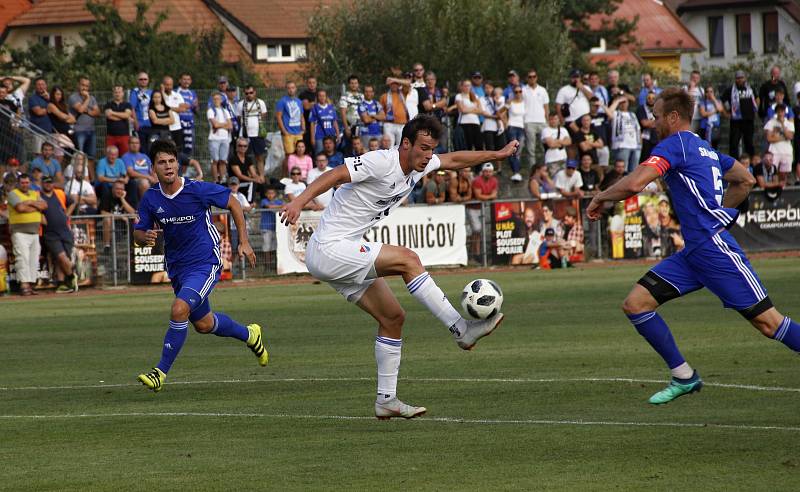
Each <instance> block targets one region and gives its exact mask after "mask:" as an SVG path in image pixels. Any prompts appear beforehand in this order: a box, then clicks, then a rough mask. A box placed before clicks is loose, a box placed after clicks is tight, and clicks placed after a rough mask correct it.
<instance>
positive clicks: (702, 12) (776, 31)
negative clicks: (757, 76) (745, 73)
mask: <svg viewBox="0 0 800 492" xmlns="http://www.w3.org/2000/svg"><path fill="white" fill-rule="evenodd" d="M669 5H670V6H671V7H672V8H674V10H675V13H676V14H677V15H678V16H680V19H681V21H682V22H683V23H684V25H686V27H687V28H688V29H689V30H690V31H691V32H692V33H693V34H694V35H695V36H696V37H697V38H698V39H700V40H702V42H703V43H705V49H704V50H703V51H702V52H700V53H697V54H696V55H695V56H694V57H693V61H695V62H697V64H699V65H701V66H708V65H717V66H726V65H730V64H731V63H735V62H741V61H742V60H744V59H745V57H746V56H747V55H748V54H750V53H753V54H756V55H765V54H766V55H768V54H771V53H777V52H778V47H779V44H780V43H781V42H784V41H785V40H786V39H787V38H789V39H791V40H792V41H793V42H792V43H787V44H786V46H787V48H788V49H789V50H790V51H791V52H793V53H794V55H795V57H797V56H800V2H798V1H797V0H733V1H731V0H727V1H722V0H683V1H679V0H678V1H676V0H672V1H670V2H669ZM690 64H691V62H690Z"/></svg>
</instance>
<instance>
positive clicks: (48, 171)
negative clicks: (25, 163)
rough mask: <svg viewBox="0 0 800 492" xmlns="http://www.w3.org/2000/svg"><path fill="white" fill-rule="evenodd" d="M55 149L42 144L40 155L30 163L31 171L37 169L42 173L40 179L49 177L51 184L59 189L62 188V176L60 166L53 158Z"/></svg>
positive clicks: (48, 144) (50, 145)
mask: <svg viewBox="0 0 800 492" xmlns="http://www.w3.org/2000/svg"><path fill="white" fill-rule="evenodd" d="M54 151H55V149H54V148H53V144H51V143H50V142H44V143H43V144H42V154H41V155H40V156H39V157H36V158H34V159H33V160H32V161H31V171H33V170H34V169H39V170H41V171H42V177H44V176H50V177H51V178H53V183H54V184H55V185H56V186H58V187H59V188H63V187H64V175H63V174H62V173H61V166H60V165H59V164H58V161H57V160H56V159H55V158H54V157H53V154H54V153H55V152H54Z"/></svg>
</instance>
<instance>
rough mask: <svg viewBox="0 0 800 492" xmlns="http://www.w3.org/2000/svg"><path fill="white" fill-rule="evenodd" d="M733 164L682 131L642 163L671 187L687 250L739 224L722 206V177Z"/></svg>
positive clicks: (723, 155) (660, 144) (666, 140)
mask: <svg viewBox="0 0 800 492" xmlns="http://www.w3.org/2000/svg"><path fill="white" fill-rule="evenodd" d="M734 162H735V161H734V159H733V158H732V157H730V156H728V155H725V154H721V153H719V152H717V151H715V150H713V149H712V148H711V145H710V144H709V143H708V142H706V141H705V140H703V139H702V138H700V137H698V136H697V135H695V134H694V133H692V132H688V131H682V132H678V133H675V134H673V135H670V136H669V137H667V138H666V139H664V140H663V141H661V142H660V143H659V144H658V145H656V147H655V148H654V149H653V151H652V153H651V157H650V158H649V159H647V160H646V161H645V162H643V163H642V165H644V166H650V167H652V168H654V169H656V170H657V171H658V173H659V174H660V175H661V176H663V177H664V181H666V182H667V185H669V189H670V192H671V193H672V203H673V205H674V207H675V213H676V214H677V215H678V219H680V223H681V234H682V235H683V238H684V240H685V242H686V249H687V250H689V251H691V250H692V249H694V248H695V247H697V246H699V245H700V244H702V243H703V242H705V241H706V240H707V239H709V238H710V237H712V236H715V235H716V234H717V233H718V232H719V231H720V230H721V229H722V228H724V227H725V226H727V225H729V224H730V223H731V222H733V221H734V220H736V217H737V215H738V214H739V212H738V211H737V210H736V209H735V208H725V207H723V206H722V194H723V184H722V176H724V175H725V173H726V172H728V170H730V168H731V167H733V164H734Z"/></svg>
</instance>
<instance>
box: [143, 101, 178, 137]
mask: <svg viewBox="0 0 800 492" xmlns="http://www.w3.org/2000/svg"><path fill="white" fill-rule="evenodd" d="M147 113H148V114H149V115H150V141H151V142H154V141H156V140H168V139H169V138H170V132H169V126H170V125H171V124H173V123H174V122H175V121H174V119H173V118H174V117H173V112H172V111H171V110H170V109H169V106H167V105H166V103H165V102H164V94H162V93H161V91H153V94H152V95H151V96H150V105H149V106H148V108H147Z"/></svg>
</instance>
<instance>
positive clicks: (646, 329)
mask: <svg viewBox="0 0 800 492" xmlns="http://www.w3.org/2000/svg"><path fill="white" fill-rule="evenodd" d="M628 319H629V320H631V323H633V326H634V327H636V331H638V332H639V334H640V335H641V336H643V337H644V339H645V340H647V343H649V344H650V346H651V347H653V349H655V351H656V352H658V355H660V356H661V358H662V359H664V362H666V363H667V366H669V368H670V369H674V368H676V367H678V366H679V365H681V364H683V363H684V362H686V360H685V359H684V358H683V356H682V355H681V352H680V350H678V346H677V345H676V344H675V339H674V338H672V333H670V331H669V327H668V326H667V324H666V323H665V322H664V320H663V319H662V318H661V316H659V315H658V313H656V312H655V311H647V312H645V313H639V314H629V315H628Z"/></svg>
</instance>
